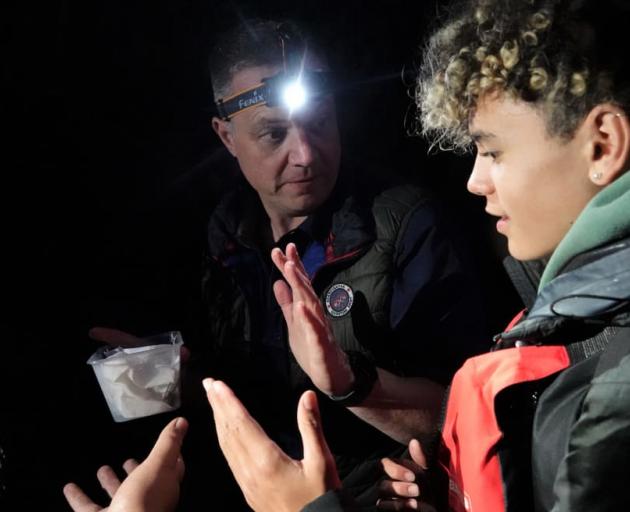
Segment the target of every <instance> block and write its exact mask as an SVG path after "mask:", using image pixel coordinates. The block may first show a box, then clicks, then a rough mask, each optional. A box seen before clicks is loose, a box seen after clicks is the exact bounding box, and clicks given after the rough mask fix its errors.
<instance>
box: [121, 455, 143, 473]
mask: <svg viewBox="0 0 630 512" xmlns="http://www.w3.org/2000/svg"><path fill="white" fill-rule="evenodd" d="M139 465H140V463H139V462H138V461H137V460H136V459H127V460H126V461H125V462H123V465H122V467H123V469H124V470H125V472H126V473H127V474H128V475H130V474H131V472H132V471H133V470H134V469H136V468H137V467H138V466H139Z"/></svg>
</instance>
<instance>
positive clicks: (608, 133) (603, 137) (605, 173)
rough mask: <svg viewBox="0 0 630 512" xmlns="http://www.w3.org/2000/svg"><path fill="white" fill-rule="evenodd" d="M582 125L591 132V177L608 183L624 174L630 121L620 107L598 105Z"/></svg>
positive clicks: (599, 181)
mask: <svg viewBox="0 0 630 512" xmlns="http://www.w3.org/2000/svg"><path fill="white" fill-rule="evenodd" d="M582 128H583V129H586V130H587V134H588V136H589V146H588V152H589V179H590V180H591V181H592V182H593V183H594V184H595V185H598V186H602V187H603V186H605V185H608V184H609V183H611V182H613V181H614V180H615V179H616V178H617V177H618V176H620V175H621V174H623V172H624V171H625V170H626V168H627V165H628V156H629V155H630V121H629V120H628V117H627V115H626V114H625V112H624V111H623V110H621V109H620V108H619V107H617V106H615V105H612V104H610V103H604V104H601V105H597V106H596V107H595V108H593V110H591V111H590V112H589V114H588V116H586V119H585V120H584V123H583V124H582Z"/></svg>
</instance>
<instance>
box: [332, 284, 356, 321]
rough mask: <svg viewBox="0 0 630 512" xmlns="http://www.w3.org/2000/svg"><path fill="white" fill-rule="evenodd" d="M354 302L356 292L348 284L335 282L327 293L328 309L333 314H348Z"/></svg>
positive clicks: (335, 315) (336, 315)
mask: <svg viewBox="0 0 630 512" xmlns="http://www.w3.org/2000/svg"><path fill="white" fill-rule="evenodd" d="M353 302H354V292H353V291H352V288H350V287H349V286H348V285H347V284H343V283H337V284H333V285H332V286H331V287H330V288H329V289H328V292H327V293H326V310H327V311H328V313H329V314H330V315H331V316H334V317H338V316H344V315H347V314H348V312H349V311H350V308H352V303H353Z"/></svg>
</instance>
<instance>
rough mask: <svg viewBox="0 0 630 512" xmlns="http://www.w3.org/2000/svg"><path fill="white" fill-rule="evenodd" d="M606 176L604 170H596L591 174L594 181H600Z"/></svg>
mask: <svg viewBox="0 0 630 512" xmlns="http://www.w3.org/2000/svg"><path fill="white" fill-rule="evenodd" d="M603 177H604V173H603V172H594V173H593V174H591V178H592V179H593V181H599V180H601V179H602V178H603Z"/></svg>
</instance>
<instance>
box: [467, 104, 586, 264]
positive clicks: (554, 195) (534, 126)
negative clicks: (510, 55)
mask: <svg viewBox="0 0 630 512" xmlns="http://www.w3.org/2000/svg"><path fill="white" fill-rule="evenodd" d="M583 132H584V130H581V129H578V130H577V132H576V134H575V136H574V137H573V138H572V139H570V140H569V141H566V140H563V139H560V138H558V137H552V136H551V135H549V134H548V131H547V128H546V125H545V122H544V119H543V117H542V115H541V113H540V112H539V111H538V110H535V109H534V108H533V107H531V106H530V105H528V104H527V103H525V102H523V101H515V100H512V99H509V98H505V97H498V96H490V97H487V98H485V99H484V100H483V101H481V102H480V104H479V105H478V108H477V110H476V112H475V115H474V117H473V118H472V120H471V123H470V133H471V135H472V137H473V140H475V144H476V146H477V157H476V160H475V166H474V168H473V172H472V175H471V176H470V179H469V181H468V190H469V191H470V192H473V193H474V194H478V195H484V196H485V197H486V200H487V205H486V211H487V212H488V213H489V214H490V215H494V216H497V217H499V221H498V222H497V230H498V231H499V233H501V234H503V235H505V236H506V237H507V239H508V248H509V251H510V253H511V254H512V256H514V257H515V258H517V259H520V260H529V259H536V258H540V257H543V256H547V255H549V254H551V253H552V252H553V250H554V249H555V248H556V247H557V245H558V244H559V243H560V240H562V238H563V237H564V235H565V234H566V233H567V231H568V230H569V228H570V227H571V225H572V224H573V222H574V221H575V219H576V218H577V216H578V215H579V214H580V212H581V211H582V210H583V209H584V207H585V206H586V203H587V202H588V201H589V200H590V199H591V198H592V197H593V196H594V195H595V194H596V193H597V191H598V188H597V187H595V186H594V185H593V184H592V182H591V181H590V180H589V167H588V163H589V161H588V154H587V152H586V151H585V150H584V148H585V147H587V145H586V144H585V138H584V137H585V135H584V133H583Z"/></svg>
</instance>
